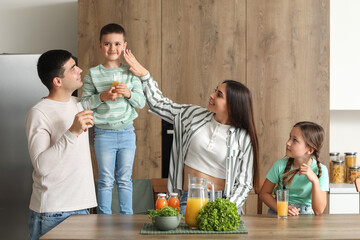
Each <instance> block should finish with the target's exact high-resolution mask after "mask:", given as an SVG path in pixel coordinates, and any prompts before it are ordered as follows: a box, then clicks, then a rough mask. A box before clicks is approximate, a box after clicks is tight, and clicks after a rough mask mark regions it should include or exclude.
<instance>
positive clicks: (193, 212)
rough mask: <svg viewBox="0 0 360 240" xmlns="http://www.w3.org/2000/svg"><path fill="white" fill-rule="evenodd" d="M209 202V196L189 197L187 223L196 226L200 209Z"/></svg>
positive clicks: (186, 214)
mask: <svg viewBox="0 0 360 240" xmlns="http://www.w3.org/2000/svg"><path fill="white" fill-rule="evenodd" d="M208 202H209V199H208V198H188V199H187V203H186V213H185V223H186V224H187V225H188V226H189V227H193V228H196V227H197V225H198V223H197V221H196V217H197V216H198V215H199V211H200V210H201V209H202V208H203V207H204V206H205V205H206V204H207V203H208Z"/></svg>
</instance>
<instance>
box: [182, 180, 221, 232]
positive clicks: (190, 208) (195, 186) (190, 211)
mask: <svg viewBox="0 0 360 240" xmlns="http://www.w3.org/2000/svg"><path fill="white" fill-rule="evenodd" d="M208 184H211V192H210V193H211V194H210V200H211V201H213V200H214V197H215V191H214V184H213V183H212V182H210V181H207V180H206V178H198V177H193V176H191V175H190V174H189V186H188V199H187V203H186V212H185V223H186V224H187V225H188V226H189V227H190V228H197V226H198V223H197V221H196V217H197V216H198V215H199V211H200V210H201V209H202V208H203V207H204V206H205V205H206V204H207V203H208V202H209V197H208V191H207V189H208V188H207V186H208Z"/></svg>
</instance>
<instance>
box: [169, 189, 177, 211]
mask: <svg viewBox="0 0 360 240" xmlns="http://www.w3.org/2000/svg"><path fill="white" fill-rule="evenodd" d="M168 204H169V207H172V208H175V209H176V210H177V211H178V212H179V211H180V201H179V198H178V194H177V193H170V197H169V201H168Z"/></svg>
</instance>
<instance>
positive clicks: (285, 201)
mask: <svg viewBox="0 0 360 240" xmlns="http://www.w3.org/2000/svg"><path fill="white" fill-rule="evenodd" d="M276 202H277V216H278V218H281V219H286V218H287V215H288V206H289V190H287V189H280V190H277V191H276Z"/></svg>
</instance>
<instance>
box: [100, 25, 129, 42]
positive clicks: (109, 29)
mask: <svg viewBox="0 0 360 240" xmlns="http://www.w3.org/2000/svg"><path fill="white" fill-rule="evenodd" d="M109 33H120V34H122V35H124V40H125V30H124V28H123V27H122V26H120V25H119V24H116V23H110V24H108V25H105V26H103V27H102V28H101V30H100V42H101V39H102V36H104V35H106V34H109Z"/></svg>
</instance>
